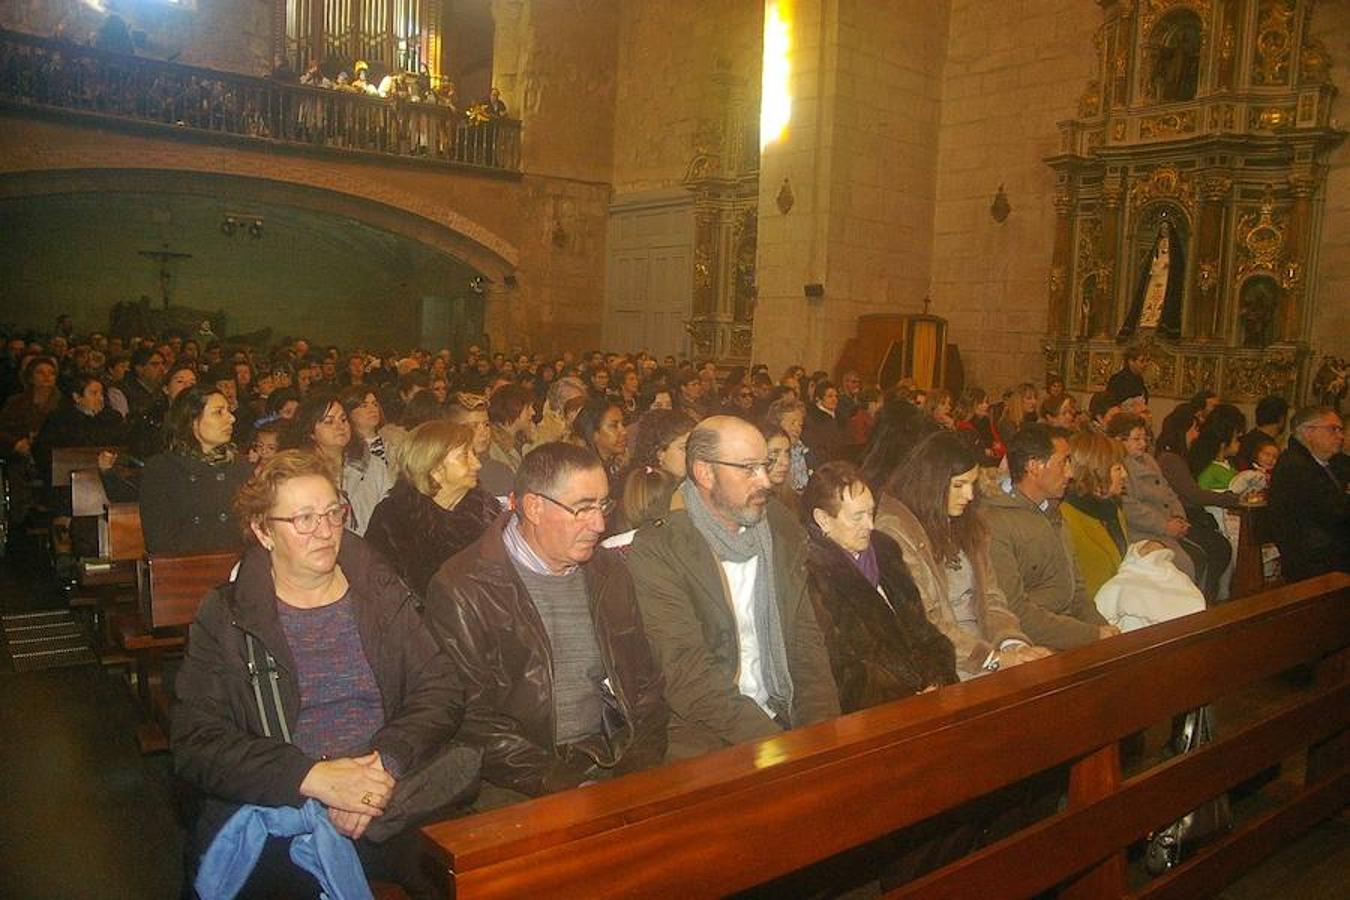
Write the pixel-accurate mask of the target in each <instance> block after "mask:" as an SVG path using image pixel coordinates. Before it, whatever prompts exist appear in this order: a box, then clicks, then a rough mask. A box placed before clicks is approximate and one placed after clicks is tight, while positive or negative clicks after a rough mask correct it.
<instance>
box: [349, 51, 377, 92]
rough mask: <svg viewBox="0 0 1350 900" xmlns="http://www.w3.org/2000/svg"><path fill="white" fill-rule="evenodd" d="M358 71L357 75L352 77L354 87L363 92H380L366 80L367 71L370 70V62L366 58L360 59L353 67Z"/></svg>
mask: <svg viewBox="0 0 1350 900" xmlns="http://www.w3.org/2000/svg"><path fill="white" fill-rule="evenodd" d="M352 68H353V70H354V71H355V72H356V77H355V78H354V79H352V88H353V89H354V90H357V91H360V92H361V93H363V94H372V95H374V94H378V93H379V91H378V90H377V89H376V88H375V86H374V85H372V84H371V83H370V82H369V81H367V80H366V73H368V72H369V71H370V64H369V63H368V62H366V61H365V60H364V59H358V60H357V61H356V65H355V66H353V67H352Z"/></svg>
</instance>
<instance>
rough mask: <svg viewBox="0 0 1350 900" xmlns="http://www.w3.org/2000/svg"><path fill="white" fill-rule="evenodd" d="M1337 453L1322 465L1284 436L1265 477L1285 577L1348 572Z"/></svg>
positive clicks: (1349, 549) (1348, 540)
mask: <svg viewBox="0 0 1350 900" xmlns="http://www.w3.org/2000/svg"><path fill="white" fill-rule="evenodd" d="M1338 459H1339V457H1333V458H1332V461H1331V465H1329V466H1327V467H1325V468H1324V467H1323V466H1322V465H1321V464H1319V463H1318V462H1317V459H1316V457H1314V456H1313V455H1312V453H1311V452H1309V451H1308V448H1307V447H1304V446H1303V444H1302V443H1300V442H1299V440H1298V438H1290V439H1289V447H1288V448H1287V449H1286V450H1285V451H1284V452H1283V453H1281V454H1280V460H1279V462H1277V463H1275V471H1273V472H1272V473H1271V475H1270V513H1271V521H1272V522H1277V523H1279V527H1278V528H1277V529H1276V534H1275V543H1276V544H1277V545H1278V546H1279V548H1280V567H1281V569H1282V571H1283V573H1284V577H1285V580H1286V581H1301V580H1303V579H1304V578H1312V577H1313V576H1314V575H1323V574H1326V573H1327V572H1350V494H1346V481H1345V477H1346V476H1345V472H1346V470H1347V466H1346V465H1345V463H1344V461H1339V462H1338Z"/></svg>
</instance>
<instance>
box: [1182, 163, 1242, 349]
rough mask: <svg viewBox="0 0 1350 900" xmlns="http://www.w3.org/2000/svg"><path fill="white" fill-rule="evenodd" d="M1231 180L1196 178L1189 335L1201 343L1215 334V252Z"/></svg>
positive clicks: (1217, 313) (1217, 322) (1217, 317)
mask: <svg viewBox="0 0 1350 900" xmlns="http://www.w3.org/2000/svg"><path fill="white" fill-rule="evenodd" d="M1232 188H1233V180H1232V179H1231V178H1228V177H1226V176H1224V175H1206V176H1205V177H1203V178H1201V179H1200V216H1199V219H1200V221H1199V228H1198V230H1197V232H1196V240H1195V246H1196V250H1197V252H1196V263H1195V265H1193V266H1191V298H1192V299H1191V304H1192V311H1191V323H1190V328H1191V336H1192V337H1194V338H1196V339H1197V340H1201V341H1208V340H1212V339H1213V338H1215V337H1217V336H1218V334H1219V329H1220V327H1221V321H1220V320H1221V318H1222V310H1221V309H1220V308H1219V302H1218V288H1219V253H1220V247H1221V246H1222V240H1221V239H1222V237H1223V234H1222V232H1223V204H1224V199H1225V198H1226V197H1227V196H1228V192H1229V191H1230V190H1232Z"/></svg>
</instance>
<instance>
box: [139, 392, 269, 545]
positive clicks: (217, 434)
mask: <svg viewBox="0 0 1350 900" xmlns="http://www.w3.org/2000/svg"><path fill="white" fill-rule="evenodd" d="M233 435H234V414H233V413H231V412H230V404H229V401H228V400H226V399H225V395H224V394H222V393H221V392H220V390H219V389H217V388H216V387H214V386H213V385H193V386H192V387H189V388H186V389H184V390H183V391H181V392H180V393H179V394H178V396H177V397H176V398H175V399H174V401H173V405H172V406H170V407H169V412H168V415H167V416H165V419H164V436H165V443H166V447H167V449H166V450H165V451H164V452H163V453H160V454H158V455H156V456H152V457H150V459H149V460H147V461H146V463H145V471H144V472H143V473H142V474H141V495H140V498H141V530H142V531H143V532H144V534H145V549H146V551H147V552H148V553H159V554H170V555H177V556H181V555H188V554H193V553H214V552H218V551H227V550H236V549H238V548H239V546H240V542H239V529H238V528H237V527H236V526H235V524H234V516H233V515H232V513H231V510H230V504H231V502H232V501H233V499H234V494H235V491H237V490H238V489H239V486H240V485H242V484H243V483H244V482H245V481H247V480H248V477H249V474H250V473H251V471H252V467H251V466H250V465H249V462H248V457H247V456H246V455H245V454H242V453H238V452H236V450H235V446H234V443H233V442H232V438H233Z"/></svg>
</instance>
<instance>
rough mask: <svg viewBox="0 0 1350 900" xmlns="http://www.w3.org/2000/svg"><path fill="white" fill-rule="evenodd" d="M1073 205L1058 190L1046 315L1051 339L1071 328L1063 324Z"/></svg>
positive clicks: (1067, 291)
mask: <svg viewBox="0 0 1350 900" xmlns="http://www.w3.org/2000/svg"><path fill="white" fill-rule="evenodd" d="M1072 209H1073V201H1072V198H1070V196H1069V192H1068V191H1066V190H1061V191H1059V192H1057V193H1056V194H1055V250H1054V255H1053V256H1052V257H1051V259H1050V308H1049V312H1048V314H1047V319H1048V320H1047V322H1046V331H1048V332H1049V333H1050V334H1051V335H1057V334H1064V333H1065V332H1066V331H1068V330H1069V329H1071V328H1072V327H1073V324H1072V322H1066V321H1065V319H1066V318H1068V317H1067V315H1066V313H1067V309H1068V305H1069V296H1070V294H1071V291H1070V289H1069V288H1070V285H1069V260H1070V253H1071V252H1072V245H1071V242H1070V240H1069V212H1070V211H1071V210H1072Z"/></svg>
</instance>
